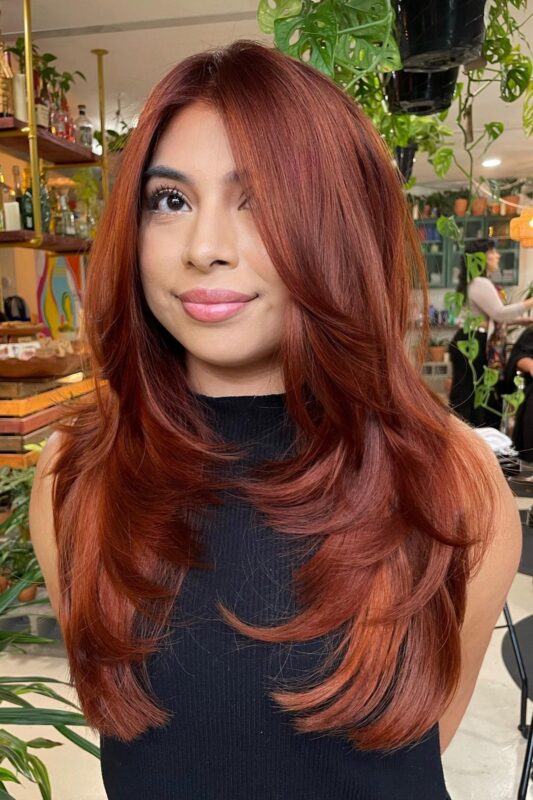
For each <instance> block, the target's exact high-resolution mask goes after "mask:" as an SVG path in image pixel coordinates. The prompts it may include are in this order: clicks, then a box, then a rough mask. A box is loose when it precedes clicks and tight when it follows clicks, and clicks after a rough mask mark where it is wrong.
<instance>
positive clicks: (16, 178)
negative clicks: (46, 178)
mask: <svg viewBox="0 0 533 800" xmlns="http://www.w3.org/2000/svg"><path fill="white" fill-rule="evenodd" d="M13 190H14V192H15V200H16V201H17V203H18V204H19V206H20V201H21V200H22V194H23V192H22V185H21V182H20V169H19V167H18V166H17V165H16V164H15V165H14V167H13Z"/></svg>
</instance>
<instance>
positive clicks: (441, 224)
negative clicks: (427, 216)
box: [437, 216, 463, 242]
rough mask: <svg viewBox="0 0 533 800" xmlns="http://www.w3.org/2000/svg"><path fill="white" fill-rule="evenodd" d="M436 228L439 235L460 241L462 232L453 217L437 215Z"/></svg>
mask: <svg viewBox="0 0 533 800" xmlns="http://www.w3.org/2000/svg"><path fill="white" fill-rule="evenodd" d="M437 230H438V232H439V233H440V235H441V236H443V237H445V238H448V239H453V240H454V241H455V242H461V240H462V235H463V234H462V233H461V229H460V228H459V226H458V225H457V222H456V221H455V217H453V216H450V217H439V218H438V220H437Z"/></svg>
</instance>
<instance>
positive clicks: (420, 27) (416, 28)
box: [394, 0, 485, 72]
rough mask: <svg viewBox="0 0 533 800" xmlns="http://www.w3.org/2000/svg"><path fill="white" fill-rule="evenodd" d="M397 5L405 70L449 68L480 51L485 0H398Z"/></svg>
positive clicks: (427, 70) (478, 53) (462, 62)
mask: <svg viewBox="0 0 533 800" xmlns="http://www.w3.org/2000/svg"><path fill="white" fill-rule="evenodd" d="M394 5H395V7H396V17H397V30H398V32H399V39H398V46H399V48H400V57H401V60H402V64H403V67H404V69H409V70H413V71H414V70H417V71H418V70H420V71H424V72H431V71H434V70H443V69H449V68H450V67H459V66H461V64H466V63H468V62H470V61H473V60H474V59H475V58H477V57H478V56H479V55H480V54H481V49H482V46H483V40H484V38H485V24H484V8H485V0H468V2H466V0H464V2H448V3H443V2H442V0H425V2H423V3H421V2H420V0H396V2H395V4H394Z"/></svg>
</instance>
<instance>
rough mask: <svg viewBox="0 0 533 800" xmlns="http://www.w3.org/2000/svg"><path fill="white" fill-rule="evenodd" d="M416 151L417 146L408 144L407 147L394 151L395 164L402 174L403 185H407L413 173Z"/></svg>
mask: <svg viewBox="0 0 533 800" xmlns="http://www.w3.org/2000/svg"><path fill="white" fill-rule="evenodd" d="M417 150H418V145H417V144H410V145H407V147H397V148H396V149H395V151H394V152H395V155H396V163H397V165H398V169H399V170H400V172H401V174H402V178H403V180H404V183H407V181H408V180H409V178H410V177H411V173H412V172H413V163H414V160H415V153H416V151H417Z"/></svg>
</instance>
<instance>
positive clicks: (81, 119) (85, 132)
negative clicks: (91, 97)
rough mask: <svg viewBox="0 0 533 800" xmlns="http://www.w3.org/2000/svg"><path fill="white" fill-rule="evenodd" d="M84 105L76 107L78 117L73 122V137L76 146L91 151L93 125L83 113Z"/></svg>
mask: <svg viewBox="0 0 533 800" xmlns="http://www.w3.org/2000/svg"><path fill="white" fill-rule="evenodd" d="M85 108H86V107H85V104H82V103H80V105H79V106H78V116H77V117H76V119H75V120H74V135H75V137H76V142H77V143H78V144H81V145H83V146H84V147H87V148H88V149H89V150H92V147H93V131H94V125H93V124H92V122H91V120H90V119H89V118H88V117H87V115H86V113H85Z"/></svg>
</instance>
